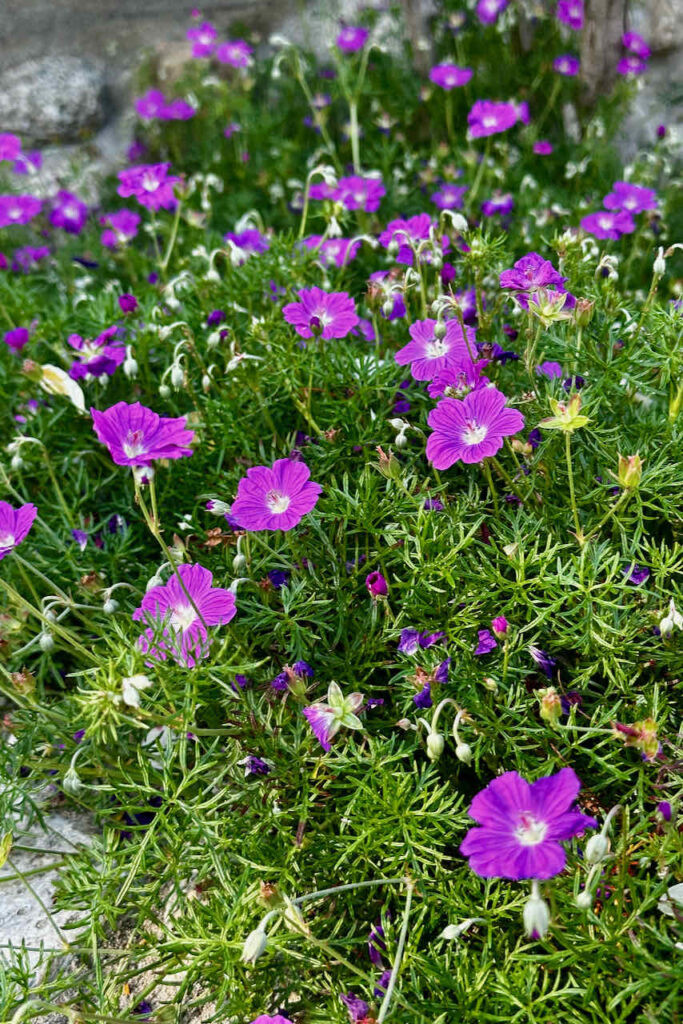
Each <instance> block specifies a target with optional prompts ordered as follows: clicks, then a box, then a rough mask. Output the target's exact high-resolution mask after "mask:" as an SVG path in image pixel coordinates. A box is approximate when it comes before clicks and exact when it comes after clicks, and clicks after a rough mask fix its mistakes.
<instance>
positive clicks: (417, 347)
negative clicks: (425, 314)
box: [394, 319, 476, 380]
mask: <svg viewBox="0 0 683 1024" xmlns="http://www.w3.org/2000/svg"><path fill="white" fill-rule="evenodd" d="M465 332H466V334H465V335H463V330H462V327H461V326H460V324H459V323H458V321H457V320H447V321H446V322H445V323H441V324H440V325H438V324H437V321H436V320H431V319H428V320H416V321H415V323H414V324H411V325H410V327H409V328H408V333H409V334H410V337H411V338H412V341H409V342H408V344H407V345H404V346H403V348H401V349H399V350H398V352H397V353H396V355H395V356H394V358H395V360H396V362H397V363H398V364H399V366H406V365H407V364H408V363H410V373H411V375H412V376H413V377H414V378H415V380H433V379H434V378H435V377H436V376H437V375H438V374H439V373H441V372H443V371H445V370H453V371H456V372H457V371H459V370H460V369H464V368H465V367H466V366H467V365H468V364H469V365H470V366H471V365H472V356H471V353H472V352H474V351H475V350H476V336H475V333H474V330H473V329H472V328H471V327H466V328H465ZM439 334H441V335H442V337H437V335H439Z"/></svg>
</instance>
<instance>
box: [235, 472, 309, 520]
mask: <svg viewBox="0 0 683 1024" xmlns="http://www.w3.org/2000/svg"><path fill="white" fill-rule="evenodd" d="M310 475H311V473H310V470H309V468H308V466H306V465H305V464H304V463H303V462H293V461H292V460H291V459H278V460H277V461H276V462H274V463H273V466H272V468H269V467H268V466H252V467H251V469H248V470H247V475H246V477H242V479H241V480H240V482H239V485H238V488H237V497H236V498H235V501H234V502H233V505H232V514H233V516H234V517H235V519H236V520H237V522H238V523H239V525H240V526H241V527H242V529H243V530H291V529H292V528H293V527H294V526H296V525H297V524H298V523H300V522H301V520H302V519H303V517H304V516H305V515H306V514H307V513H308V512H310V511H311V509H313V508H314V507H315V505H316V503H317V501H318V498H319V497H320V493H321V491H322V487H321V486H320V484H316V483H313V481H312V480H311V479H310Z"/></svg>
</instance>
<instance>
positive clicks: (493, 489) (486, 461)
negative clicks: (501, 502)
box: [484, 459, 499, 515]
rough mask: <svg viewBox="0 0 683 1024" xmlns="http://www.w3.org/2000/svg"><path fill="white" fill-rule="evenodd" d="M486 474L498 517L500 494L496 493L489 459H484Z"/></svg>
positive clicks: (494, 509)
mask: <svg viewBox="0 0 683 1024" xmlns="http://www.w3.org/2000/svg"><path fill="white" fill-rule="evenodd" d="M484 474H485V476H486V482H487V483H488V485H489V490H490V491H491V497H492V498H493V511H494V512H495V514H496V515H498V511H499V509H498V494H497V492H496V488H495V485H494V483H493V477H492V476H491V466H490V464H489V460H488V459H484Z"/></svg>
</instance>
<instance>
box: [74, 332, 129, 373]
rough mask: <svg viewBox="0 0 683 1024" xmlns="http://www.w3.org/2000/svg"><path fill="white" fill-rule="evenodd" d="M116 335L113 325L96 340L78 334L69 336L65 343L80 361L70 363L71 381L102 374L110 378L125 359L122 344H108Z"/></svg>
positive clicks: (124, 348)
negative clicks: (76, 353) (74, 350)
mask: <svg viewBox="0 0 683 1024" xmlns="http://www.w3.org/2000/svg"><path fill="white" fill-rule="evenodd" d="M117 333H118V327H117V326H116V324H114V325H113V326H112V327H107V329H106V330H104V331H102V333H101V334H99V335H98V336H97V337H96V338H93V339H92V340H91V339H89V338H88V339H85V338H82V337H81V336H80V334H70V335H69V337H68V338H67V342H68V344H69V345H71V347H72V348H75V349H76V351H77V352H78V353H79V356H80V359H77V360H76V362H75V363H72V364H71V366H70V368H69V376H70V377H71V379H72V380H81V379H82V378H83V377H87V376H90V377H102V376H104V374H107V376H109V377H111V376H112V374H113V373H115V371H116V368H117V366H120V365H121V363H122V362H123V361H124V359H125V358H126V346H125V345H124V344H123V342H121V341H119V342H114V344H110V342H112V341H113V340H114V339H115V338H116V335H117Z"/></svg>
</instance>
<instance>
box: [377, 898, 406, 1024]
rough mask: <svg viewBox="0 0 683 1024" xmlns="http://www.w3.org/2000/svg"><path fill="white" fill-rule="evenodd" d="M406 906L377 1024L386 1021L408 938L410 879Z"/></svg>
mask: <svg viewBox="0 0 683 1024" xmlns="http://www.w3.org/2000/svg"><path fill="white" fill-rule="evenodd" d="M406 889H407V892H406V905H405V910H404V911H403V923H402V925H401V932H400V935H399V937H398V946H397V947H396V956H395V957H394V966H393V967H392V969H391V977H390V978H389V984H388V985H387V990H386V992H385V993H384V999H383V1000H382V1005H381V1006H380V1008H379V1017H378V1018H377V1024H382V1022H383V1021H384V1020H386V1018H387V1015H388V1013H389V1007H390V1006H391V998H392V996H393V994H394V988H395V987H396V979H397V978H398V972H399V970H400V969H401V961H402V960H403V951H404V949H405V945H406V938H407V936H408V921H409V918H410V908H411V905H412V902H413V881H412V879H410V878H407V879H406Z"/></svg>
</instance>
